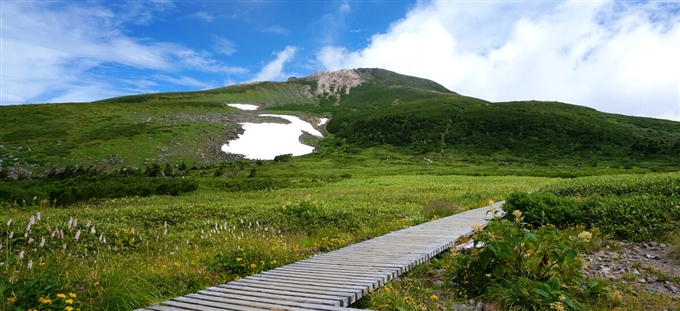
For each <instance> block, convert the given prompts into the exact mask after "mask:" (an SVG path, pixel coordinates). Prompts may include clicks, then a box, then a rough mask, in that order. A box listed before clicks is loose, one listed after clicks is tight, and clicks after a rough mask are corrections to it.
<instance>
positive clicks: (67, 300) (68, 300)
mask: <svg viewBox="0 0 680 311" xmlns="http://www.w3.org/2000/svg"><path fill="white" fill-rule="evenodd" d="M64 302H65V303H66V304H69V305H72V304H73V299H66V300H64Z"/></svg>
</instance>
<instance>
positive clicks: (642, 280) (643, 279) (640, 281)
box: [637, 278, 647, 283]
mask: <svg viewBox="0 0 680 311" xmlns="http://www.w3.org/2000/svg"><path fill="white" fill-rule="evenodd" d="M637 281H638V283H647V280H646V279H645V278H639V279H637Z"/></svg>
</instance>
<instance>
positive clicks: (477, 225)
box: [471, 222, 484, 232]
mask: <svg viewBox="0 0 680 311" xmlns="http://www.w3.org/2000/svg"><path fill="white" fill-rule="evenodd" d="M471 227H472V231H474V232H480V231H482V229H484V226H483V225H482V224H480V223H478V222H475V223H473V224H472V226H471Z"/></svg>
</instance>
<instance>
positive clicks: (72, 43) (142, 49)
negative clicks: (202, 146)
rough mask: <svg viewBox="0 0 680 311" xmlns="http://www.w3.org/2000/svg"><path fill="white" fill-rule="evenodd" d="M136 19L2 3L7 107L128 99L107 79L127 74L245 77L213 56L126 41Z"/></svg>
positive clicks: (2, 97) (95, 10)
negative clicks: (115, 72) (193, 73)
mask: <svg viewBox="0 0 680 311" xmlns="http://www.w3.org/2000/svg"><path fill="white" fill-rule="evenodd" d="M157 5H161V6H162V7H167V6H168V5H172V3H171V2H165V3H158V4H157ZM135 7H136V6H135ZM135 10H136V9H135ZM133 13H134V12H133ZM133 13H129V12H128V13H120V14H117V13H115V12H113V11H112V10H111V9H107V8H100V7H96V6H93V7H89V6H88V7H82V6H78V5H75V4H62V3H59V4H56V5H55V4H52V3H39V2H8V3H3V10H2V12H0V14H1V15H0V18H2V19H3V23H2V26H1V27H2V37H1V38H0V44H2V47H3V50H2V77H1V79H2V82H3V83H2V91H1V92H0V102H1V104H12V103H29V102H45V101H50V102H54V101H60V100H64V99H67V100H70V101H90V100H94V99H101V98H103V97H106V96H116V95H122V92H123V91H124V90H122V89H120V87H119V86H120V84H124V82H123V81H114V80H115V79H112V77H111V76H110V75H106V74H104V73H103V72H105V71H106V70H114V69H121V68H128V69H134V70H151V71H164V72H176V71H182V70H194V71H201V72H218V73H226V74H235V73H244V72H246V70H245V69H244V68H240V67H232V66H228V65H225V64H222V63H220V62H218V61H216V60H214V59H211V58H210V55H209V54H207V53H206V52H200V51H194V50H192V49H189V48H186V47H183V46H180V45H178V44H174V43H168V42H153V41H148V40H143V39H139V38H133V37H129V36H127V35H125V33H124V31H123V29H124V28H123V26H122V25H123V24H124V23H125V22H126V19H127V18H129V16H131V15H130V14H132V15H134V14H136V13H134V14H133ZM120 16H122V17H120ZM144 16H145V18H146V19H148V17H146V15H144ZM112 68H113V69H112Z"/></svg>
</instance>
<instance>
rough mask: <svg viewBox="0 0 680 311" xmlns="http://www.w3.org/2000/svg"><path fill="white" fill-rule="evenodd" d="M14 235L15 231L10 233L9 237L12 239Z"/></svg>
mask: <svg viewBox="0 0 680 311" xmlns="http://www.w3.org/2000/svg"><path fill="white" fill-rule="evenodd" d="M12 237H14V231H12V232H10V233H9V239H10V240H11V239H12Z"/></svg>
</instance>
